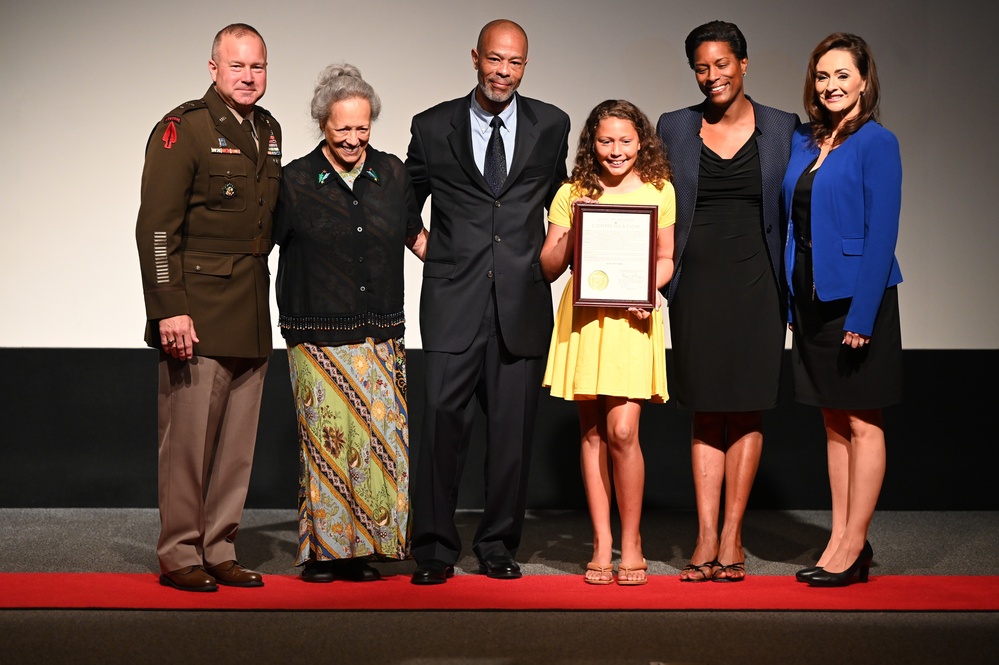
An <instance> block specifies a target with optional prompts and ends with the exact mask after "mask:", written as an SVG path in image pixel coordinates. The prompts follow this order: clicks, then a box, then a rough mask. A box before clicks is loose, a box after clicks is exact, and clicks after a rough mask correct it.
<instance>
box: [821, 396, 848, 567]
mask: <svg viewBox="0 0 999 665" xmlns="http://www.w3.org/2000/svg"><path fill="white" fill-rule="evenodd" d="M822 420H823V422H824V423H825V428H826V455H827V458H828V459H827V465H828V467H829V492H830V495H831V497H832V526H831V530H830V534H829V542H828V543H827V544H826V548H825V550H823V552H822V556H820V557H819V560H818V562H817V563H816V564H815V565H817V566H818V567H819V568H823V567H825V565H826V564H827V563H829V559H830V557H832V555H833V553H834V552H835V551H836V549H837V548H838V547H839V543H840V541H841V540H842V538H843V533H844V531H845V530H846V516H847V514H848V512H849V508H850V437H851V433H850V419H849V417H848V414H847V412H846V411H839V410H836V409H822Z"/></svg>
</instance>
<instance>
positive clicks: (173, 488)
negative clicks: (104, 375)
mask: <svg viewBox="0 0 999 665" xmlns="http://www.w3.org/2000/svg"><path fill="white" fill-rule="evenodd" d="M208 70H209V73H210V74H211V76H212V81H213V85H212V86H211V87H210V88H209V89H208V91H207V92H206V93H205V95H204V97H202V98H201V99H197V100H194V101H191V102H187V103H185V104H181V105H180V106H178V107H177V108H176V109H174V110H173V111H171V112H170V113H168V114H167V115H166V116H165V117H164V118H163V120H161V121H160V123H159V124H158V125H157V126H156V128H155V129H154V130H153V133H152V135H151V136H150V137H149V141H148V143H147V145H146V162H145V167H144V168H143V171H142V202H141V205H140V207H139V215H138V221H137V222H136V229H135V237H136V242H137V244H138V249H139V265H140V268H141V270H142V286H143V291H144V295H145V304H146V318H147V326H146V343H147V344H148V345H149V346H152V347H153V348H157V349H159V350H160V361H159V401H158V407H159V505H160V538H159V543H158V544H157V548H156V553H157V556H158V557H159V561H160V572H161V575H160V583H161V584H163V585H164V586H169V587H173V588H176V589H181V590H183V591H215V590H216V589H217V588H218V586H217V585H218V584H225V585H229V586H242V587H255V586H262V585H263V581H262V579H261V576H260V574H259V573H257V572H255V571H252V570H247V569H246V568H244V567H243V566H241V565H240V564H239V563H238V562H237V560H236V550H235V545H234V544H233V543H234V540H235V538H236V531H237V529H238V527H239V521H240V517H241V515H242V512H243V502H244V500H245V498H246V492H247V487H248V485H249V482H250V466H251V463H252V461H253V448H254V442H255V441H256V437H257V417H258V414H259V412H260V398H261V394H262V391H263V384H264V375H265V373H266V371H267V359H268V358H269V357H270V354H271V352H272V346H273V345H272V344H271V325H270V306H269V304H268V303H269V301H268V287H269V283H270V275H269V273H268V270H267V253H268V252H269V251H270V248H271V227H272V220H271V215H272V213H273V211H274V205H275V203H276V202H277V194H278V188H279V184H280V178H281V127H280V126H279V125H278V123H277V121H276V120H275V119H274V118H273V117H271V115H270V113H268V112H267V111H266V110H264V109H262V108H261V107H259V106H257V105H256V103H257V101H258V100H259V99H260V98H261V97H262V96H263V94H264V91H265V90H266V88H267V47H266V46H265V45H264V40H263V39H262V38H261V36H260V34H259V33H258V32H257V31H256V30H254V29H253V28H252V27H250V26H248V25H245V24H242V23H237V24H233V25H230V26H227V27H225V28H223V29H222V30H221V31H220V32H219V33H218V35H216V37H215V42H214V43H213V45H212V57H211V60H209V62H208Z"/></svg>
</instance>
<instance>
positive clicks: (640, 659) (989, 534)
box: [0, 509, 999, 665]
mask: <svg viewBox="0 0 999 665" xmlns="http://www.w3.org/2000/svg"><path fill="white" fill-rule="evenodd" d="M477 517H478V515H477V513H474V512H468V513H465V512H463V513H460V514H459V522H460V523H461V525H462V535H463V537H464V538H465V539H466V541H467V540H469V539H470V538H471V534H472V531H473V530H474V527H475V522H476V519H477ZM827 524H828V513H826V512H822V511H808V512H801V511H787V512H783V511H782V512H778V511H758V512H751V513H750V515H749V516H748V517H747V520H746V528H745V533H744V541H745V545H746V554H747V573H748V574H749V575H791V574H793V572H794V571H795V570H797V569H798V568H799V567H802V566H806V565H810V564H811V563H812V562H813V561H814V559H815V557H816V556H817V554H818V552H819V551H820V550H821V547H822V545H823V544H824V542H825V540H826V538H827V537H828V532H827ZM0 525H2V529H3V538H2V542H0V572H22V571H67V572H86V571H98V572H136V573H142V572H148V573H149V574H151V575H152V574H155V573H156V572H157V564H156V556H155V541H156V535H157V531H158V516H157V513H156V511H155V510H131V509H129V510H125V509H102V510H78V509H74V510H61V509H60V510H56V509H0ZM296 533H297V528H296V514H295V512H294V511H293V510H250V511H247V513H246V515H245V519H244V523H243V527H242V529H241V531H240V535H239V540H238V548H239V556H240V559H241V560H242V561H243V563H245V564H246V565H249V566H252V567H255V568H257V569H258V570H261V571H262V572H264V573H269V574H287V575H291V574H295V573H296V569H295V568H294V565H293V563H294V556H295V550H296ZM642 534H643V540H644V545H645V554H646V557H647V558H648V560H649V564H650V574H652V575H676V574H677V573H678V572H679V570H680V569H681V568H682V567H683V566H684V565H685V564H686V563H687V557H688V556H689V554H690V551H691V549H692V548H693V542H694V537H695V535H696V519H695V517H694V515H693V514H692V513H681V512H648V513H647V514H646V515H645V516H644V518H643V528H642ZM524 536H525V538H524V543H523V546H522V548H521V551H520V553H519V556H518V559H519V560H520V561H521V562H522V563H523V564H524V569H525V572H526V573H527V574H573V575H578V574H581V573H582V571H583V565H584V564H585V562H586V561H587V560H588V559H589V554H590V528H589V523H588V518H587V515H586V514H585V513H584V512H574V511H573V512H560V511H544V512H532V513H531V514H530V515H529V519H528V522H527V527H526V530H525V534H524ZM870 540H871V543H872V544H873V545H874V549H875V560H876V561H875V563H876V565H875V568H874V569H872V575H997V574H999V549H997V546H999V513H995V512H880V513H878V514H877V515H876V516H875V521H874V524H873V525H872V530H871V534H870ZM380 566H381V568H382V571H383V572H384V573H388V574H404V575H408V574H409V572H410V571H411V570H412V566H413V564H412V562H402V563H391V564H380ZM458 568H459V569H458V574H465V573H466V572H467V571H469V570H474V569H475V559H474V557H472V556H470V555H467V556H465V557H463V558H462V559H461V561H459V567H458ZM504 584H509V585H510V592H511V593H515V592H516V582H504ZM223 592H224V590H223ZM178 593H179V592H178ZM292 660H294V661H307V662H314V663H371V664H385V665H388V664H393V665H429V664H438V663H439V664H441V665H512V664H515V663H551V664H552V665H569V664H572V665H595V664H598V663H600V664H607V665H656V664H661V665H694V664H697V665H716V664H717V665H722V664H729V663H732V664H740V665H741V664H748V665H753V664H756V663H760V664H778V665H779V664H784V663H787V664H791V663H796V664H797V663H809V664H811V663H815V664H825V663H829V664H834V663H835V664H841V663H850V664H851V665H858V664H866V663H871V664H875V663H877V664H884V663H906V664H910V663H916V664H919V663H946V664H947V665H964V664H971V663H980V664H982V665H985V664H987V663H988V664H991V663H999V615H997V614H996V613H988V612H940V613H933V612H923V613H909V612H435V611H424V612H199V611H183V612H180V611H175V612H164V611H104V610H81V611H63V610H31V611H21V610H16V611H15V610H5V611H0V663H56V662H58V663H171V664H172V663H177V662H185V663H212V664H213V665H218V664H220V663H242V664H246V663H273V662H281V661H289V662H290V661H292Z"/></svg>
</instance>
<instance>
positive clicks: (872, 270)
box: [783, 33, 902, 586]
mask: <svg viewBox="0 0 999 665" xmlns="http://www.w3.org/2000/svg"><path fill="white" fill-rule="evenodd" d="M804 101H805V111H806V112H807V113H808V117H809V118H810V119H811V121H812V122H811V123H809V124H807V125H804V126H802V127H801V128H800V129H799V130H798V131H797V132H795V135H794V140H793V142H792V146H791V160H790V162H789V163H788V166H787V175H786V176H785V178H784V184H783V191H784V201H785V205H786V207H787V209H788V210H789V211H790V214H791V220H790V228H789V230H788V242H787V252H786V256H785V263H786V266H787V279H788V282H789V283H790V284H791V293H792V297H791V305H792V307H791V310H792V318H791V322H792V330H793V331H794V346H793V347H792V353H791V357H792V361H793V364H794V395H795V399H796V400H797V401H799V402H803V403H805V404H812V405H814V406H818V407H821V409H822V419H823V421H824V423H825V431H826V438H827V441H826V452H827V455H828V458H829V459H828V467H829V487H830V490H831V494H832V532H831V535H830V538H829V542H828V543H827V544H826V548H825V550H824V551H823V552H822V555H821V556H820V557H819V560H818V563H817V564H816V565H815V566H813V567H811V568H806V569H804V570H800V571H798V573H797V575H796V577H797V579H798V581H800V582H808V584H810V585H812V586H845V585H847V584H850V583H852V582H853V581H854V579H859V580H860V581H861V582H866V581H867V576H868V571H869V569H870V565H871V560H872V559H873V557H874V551H873V549H872V548H871V545H870V543H868V542H867V529H868V526H869V525H870V523H871V518H872V517H873V515H874V507H875V505H876V504H877V501H878V495H879V494H880V493H881V483H882V481H883V480H884V474H885V457H886V453H885V434H884V425H883V420H882V416H881V408H882V407H884V406H888V405H889V404H894V403H896V402H899V401H900V400H901V398H902V336H901V332H900V325H899V311H898V289H897V288H896V285H897V284H899V283H900V282H901V281H902V273H901V271H900V270H899V266H898V261H897V260H896V259H895V243H896V241H897V239H898V223H899V213H900V211H901V205H902V160H901V157H900V155H899V149H898V140H897V139H896V138H895V135H894V134H892V133H891V132H889V131H888V130H887V129H885V128H884V127H882V126H881V125H880V124H878V122H877V120H878V104H879V101H880V87H879V85H878V73H877V70H876V69H875V67H874V58H873V57H872V56H871V51H870V48H868V46H867V43H866V42H865V41H864V40H863V39H861V38H860V37H857V36H856V35H851V34H847V33H835V34H832V35H829V36H828V37H826V38H825V39H824V40H822V42H821V43H819V45H818V46H817V47H815V50H814V51H812V55H811V57H810V58H809V61H808V73H807V75H806V77H805V91H804Z"/></svg>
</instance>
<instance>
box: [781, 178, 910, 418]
mask: <svg viewBox="0 0 999 665" xmlns="http://www.w3.org/2000/svg"><path fill="white" fill-rule="evenodd" d="M814 164H815V162H814V161H813V162H812V164H809V165H808V168H806V169H805V172H804V173H802V174H801V177H799V178H798V182H797V184H796V185H795V189H794V197H793V199H792V203H791V219H793V220H794V225H793V228H794V235H795V249H794V271H793V273H792V274H791V289H792V291H793V293H794V296H793V302H794V343H793V344H792V347H791V362H792V367H793V373H794V398H795V400H796V401H798V402H801V403H803V404H811V405H814V406H820V407H825V408H829V409H850V410H860V409H877V408H881V407H884V406H888V405H890V404H896V403H898V402H901V401H902V334H901V326H900V324H899V312H898V288H897V287H894V286H892V287H889V288H887V289H885V295H884V297H883V298H882V300H881V307H880V308H878V315H877V318H876V319H875V321H874V330H873V332H872V334H871V341H870V343H869V344H867V345H865V346H863V347H860V348H857V349H854V348H851V347H849V346H845V345H844V344H843V333H844V328H843V326H844V324H845V323H846V316H847V314H848V313H849V311H850V299H849V298H843V299H840V300H830V301H826V302H823V301H821V300H819V299H818V298H817V297H816V295H815V290H814V286H813V284H814V281H813V279H812V276H813V271H814V267H813V264H812V184H813V183H814V181H815V174H816V173H818V172H819V169H815V170H812V166H813V165H814Z"/></svg>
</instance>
